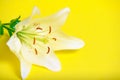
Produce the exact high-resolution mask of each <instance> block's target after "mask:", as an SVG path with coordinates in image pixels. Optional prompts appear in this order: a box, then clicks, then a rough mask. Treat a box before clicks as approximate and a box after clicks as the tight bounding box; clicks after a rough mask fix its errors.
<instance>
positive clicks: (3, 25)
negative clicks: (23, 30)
mask: <svg viewBox="0 0 120 80" xmlns="http://www.w3.org/2000/svg"><path fill="white" fill-rule="evenodd" d="M3 27H4V28H5V29H7V30H10V31H12V32H15V30H13V29H11V28H9V27H6V26H4V25H3Z"/></svg>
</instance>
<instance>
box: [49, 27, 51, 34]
mask: <svg viewBox="0 0 120 80" xmlns="http://www.w3.org/2000/svg"><path fill="white" fill-rule="evenodd" d="M50 33H51V26H49V34H50Z"/></svg>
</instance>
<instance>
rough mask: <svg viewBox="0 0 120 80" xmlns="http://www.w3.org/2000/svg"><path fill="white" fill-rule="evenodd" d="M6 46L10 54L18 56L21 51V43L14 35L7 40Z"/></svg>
mask: <svg viewBox="0 0 120 80" xmlns="http://www.w3.org/2000/svg"><path fill="white" fill-rule="evenodd" d="M7 45H8V47H9V48H10V50H11V51H12V52H14V53H15V54H19V52H20V50H21V42H20V40H19V39H18V38H17V36H16V35H15V34H13V36H12V37H11V38H10V39H9V40H8V42H7Z"/></svg>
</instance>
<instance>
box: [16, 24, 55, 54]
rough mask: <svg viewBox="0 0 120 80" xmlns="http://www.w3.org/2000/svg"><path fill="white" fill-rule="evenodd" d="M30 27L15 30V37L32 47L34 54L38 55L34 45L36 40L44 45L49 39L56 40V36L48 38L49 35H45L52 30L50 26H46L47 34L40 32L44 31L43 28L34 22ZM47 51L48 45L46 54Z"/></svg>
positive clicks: (48, 50)
mask: <svg viewBox="0 0 120 80" xmlns="http://www.w3.org/2000/svg"><path fill="white" fill-rule="evenodd" d="M31 28H32V29H30V27H29V28H26V29H23V30H21V31H19V32H17V37H18V38H19V39H20V41H21V42H23V43H24V44H26V45H28V46H31V47H32V48H34V52H35V54H36V55H38V50H37V48H36V47H35V46H36V45H37V42H38V43H41V44H43V45H45V44H47V43H48V42H49V41H50V40H51V39H52V40H54V41H56V40H57V39H56V38H49V35H47V34H51V32H52V27H51V26H49V27H48V30H47V32H48V33H47V34H42V33H43V32H44V31H43V28H42V27H41V26H40V25H39V24H36V23H35V24H33V26H32V27H31ZM31 31H32V32H31ZM42 31H43V32H42ZM49 52H50V47H49V46H48V47H47V51H46V54H48V53H49Z"/></svg>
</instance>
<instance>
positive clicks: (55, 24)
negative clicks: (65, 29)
mask: <svg viewBox="0 0 120 80" xmlns="http://www.w3.org/2000/svg"><path fill="white" fill-rule="evenodd" d="M69 12H70V9H69V8H64V9H62V10H60V11H59V12H57V13H56V14H54V15H51V16H48V17H45V18H39V19H35V20H34V21H33V22H32V23H31V24H34V23H40V25H41V27H42V26H43V28H47V29H48V27H49V26H51V27H52V31H54V30H56V29H58V28H60V27H61V26H62V25H63V24H64V23H65V21H66V19H67V16H68V14H69Z"/></svg>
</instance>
